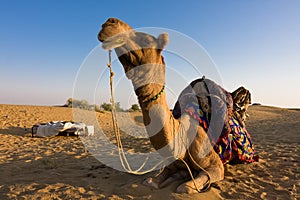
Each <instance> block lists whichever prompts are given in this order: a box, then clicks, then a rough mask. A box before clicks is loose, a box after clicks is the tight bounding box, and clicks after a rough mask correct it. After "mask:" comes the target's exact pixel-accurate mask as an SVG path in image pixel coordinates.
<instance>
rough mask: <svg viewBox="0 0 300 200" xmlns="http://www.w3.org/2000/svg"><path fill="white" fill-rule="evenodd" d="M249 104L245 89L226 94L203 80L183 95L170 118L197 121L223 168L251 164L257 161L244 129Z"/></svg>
mask: <svg viewBox="0 0 300 200" xmlns="http://www.w3.org/2000/svg"><path fill="white" fill-rule="evenodd" d="M250 103H251V95H250V92H249V91H248V90H246V89H245V88H244V87H240V88H238V89H237V90H236V91H234V92H233V93H229V92H227V91H226V90H225V89H223V88H222V87H221V86H219V85H218V84H216V83H215V82H213V81H211V80H209V79H205V78H204V77H203V78H202V79H197V80H195V81H193V82H192V83H191V84H190V85H189V86H188V87H187V88H185V89H184V90H183V91H182V93H181V94H180V96H179V98H178V101H177V102H176V104H175V107H174V109H173V115H174V117H175V118H179V117H180V116H181V114H182V113H187V114H189V115H190V116H191V117H193V118H194V119H195V120H197V121H198V122H199V124H200V125H201V126H202V127H203V128H204V130H205V131H206V132H207V134H208V136H209V139H210V142H211V144H212V145H213V147H214V150H215V151H216V152H217V153H218V155H219V156H220V159H221V160H222V162H223V163H224V164H225V163H228V162H234V163H244V162H248V163H250V162H255V161H258V156H257V155H255V149H254V146H253V144H252V140H251V136H250V134H249V133H248V131H247V130H246V125H245V119H246V115H247V114H246V111H247V108H248V105H249V104H250Z"/></svg>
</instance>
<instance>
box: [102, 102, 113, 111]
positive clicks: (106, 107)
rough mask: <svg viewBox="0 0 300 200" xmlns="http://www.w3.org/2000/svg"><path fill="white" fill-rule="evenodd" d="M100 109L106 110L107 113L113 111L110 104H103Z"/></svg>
mask: <svg viewBox="0 0 300 200" xmlns="http://www.w3.org/2000/svg"><path fill="white" fill-rule="evenodd" d="M100 107H101V108H103V110H105V111H111V110H112V106H111V104H110V103H103V104H101V106H100Z"/></svg>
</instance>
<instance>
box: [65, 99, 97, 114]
mask: <svg viewBox="0 0 300 200" xmlns="http://www.w3.org/2000/svg"><path fill="white" fill-rule="evenodd" d="M64 106H65V107H69V108H80V109H84V110H95V111H96V112H100V111H101V109H100V107H99V106H98V105H90V104H89V102H88V101H87V100H77V99H73V98H69V99H68V100H67V102H66V104H65V105H64Z"/></svg>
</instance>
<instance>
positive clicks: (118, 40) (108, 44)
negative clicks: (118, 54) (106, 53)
mask: <svg viewBox="0 0 300 200" xmlns="http://www.w3.org/2000/svg"><path fill="white" fill-rule="evenodd" d="M128 38H129V34H128V33H126V32H125V33H120V34H117V35H114V36H111V37H108V38H105V37H103V36H102V35H101V34H99V36H98V40H99V41H100V42H102V48H103V49H105V50H110V49H115V48H118V47H120V46H123V45H124V44H125V43H126V42H127V40H128Z"/></svg>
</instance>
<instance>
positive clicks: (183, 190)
mask: <svg viewBox="0 0 300 200" xmlns="http://www.w3.org/2000/svg"><path fill="white" fill-rule="evenodd" d="M176 192H177V193H180V194H193V193H197V191H196V190H195V189H193V188H191V187H189V186H186V185H180V186H179V187H178V188H177V190H176Z"/></svg>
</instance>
